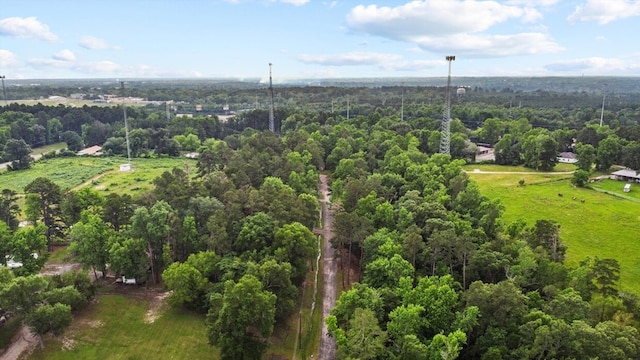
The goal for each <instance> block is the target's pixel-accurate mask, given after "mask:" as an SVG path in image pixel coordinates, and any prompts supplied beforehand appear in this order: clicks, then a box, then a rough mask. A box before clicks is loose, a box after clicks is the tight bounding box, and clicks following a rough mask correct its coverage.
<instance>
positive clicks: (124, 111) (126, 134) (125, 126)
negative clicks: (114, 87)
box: [120, 81, 131, 164]
mask: <svg viewBox="0 0 640 360" xmlns="http://www.w3.org/2000/svg"><path fill="white" fill-rule="evenodd" d="M120 90H121V91H122V112H123V113H124V137H125V139H126V140H127V161H128V162H129V164H131V144H130V142H129V123H128V122H127V105H126V104H125V103H124V81H120Z"/></svg>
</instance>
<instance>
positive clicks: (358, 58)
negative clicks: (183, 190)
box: [0, 0, 640, 83]
mask: <svg viewBox="0 0 640 360" xmlns="http://www.w3.org/2000/svg"><path fill="white" fill-rule="evenodd" d="M639 37H640V0H576V1H573V0H493V1H482V0H425V1H407V0H396V1H383V0H352V1H337V0H336V1H330V0H327V1H318V0H180V1H178V0H174V1H169V0H102V1H94V0H84V1H78V0H55V1H54V0H0V75H4V76H5V77H6V79H7V81H8V80H10V79H82V78H115V79H126V78H232V79H249V78H253V79H255V78H260V79H262V80H263V81H268V78H269V72H270V71H271V73H272V77H273V81H274V83H277V82H279V81H282V82H284V81H286V80H296V79H316V78H317V79H320V78H376V77H434V76H447V73H448V66H449V65H451V72H452V76H640V40H638V38H639ZM450 55H453V56H455V60H454V61H452V62H451V63H450V64H449V63H448V62H447V60H446V56H450ZM269 64H272V65H271V66H270V65H269Z"/></svg>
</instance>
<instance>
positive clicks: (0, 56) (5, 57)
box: [0, 49, 18, 69]
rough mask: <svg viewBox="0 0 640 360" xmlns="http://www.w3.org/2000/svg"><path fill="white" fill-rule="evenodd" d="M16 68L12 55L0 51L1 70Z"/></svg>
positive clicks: (8, 52) (16, 62) (5, 51)
mask: <svg viewBox="0 0 640 360" xmlns="http://www.w3.org/2000/svg"><path fill="white" fill-rule="evenodd" d="M16 66H18V60H17V59H16V56H15V54H14V53H12V52H11V51H9V50H4V49H0V67H1V68H3V69H8V68H13V67H16Z"/></svg>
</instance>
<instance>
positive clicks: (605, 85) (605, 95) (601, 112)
mask: <svg viewBox="0 0 640 360" xmlns="http://www.w3.org/2000/svg"><path fill="white" fill-rule="evenodd" d="M605 97H607V84H604V89H603V90H602V110H601V111H600V127H602V121H603V120H604V99H605Z"/></svg>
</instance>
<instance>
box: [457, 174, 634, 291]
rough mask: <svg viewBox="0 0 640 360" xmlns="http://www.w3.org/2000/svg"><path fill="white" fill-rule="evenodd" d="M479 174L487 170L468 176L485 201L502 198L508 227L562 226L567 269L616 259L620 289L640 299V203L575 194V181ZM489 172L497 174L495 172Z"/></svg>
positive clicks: (595, 193) (578, 190)
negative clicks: (542, 223)
mask: <svg viewBox="0 0 640 360" xmlns="http://www.w3.org/2000/svg"><path fill="white" fill-rule="evenodd" d="M476 168H477V169H480V170H483V171H484V170H485V168H484V167H483V166H481V165H480V166H479V165H474V166H472V167H469V168H467V169H466V170H467V171H469V176H470V177H471V179H473V180H474V181H475V182H477V183H478V186H479V187H480V190H481V191H482V193H483V194H484V195H486V196H488V197H489V198H492V199H493V198H498V199H500V200H501V201H502V203H503V204H504V205H505V208H506V210H505V212H504V215H503V221H504V223H505V224H509V223H511V222H513V221H515V220H517V219H518V218H522V219H524V220H525V221H526V222H527V224H528V225H533V224H534V223H535V221H536V220H538V219H549V220H554V221H556V222H558V224H560V236H561V237H562V239H563V240H564V241H565V244H566V245H567V246H568V250H567V264H568V265H569V266H576V265H577V264H578V263H579V262H580V260H582V259H584V258H586V257H587V256H590V257H595V256H598V257H600V258H614V259H617V260H618V261H619V263H620V267H621V272H620V287H621V289H622V290H625V291H631V292H634V293H636V294H640V282H638V279H640V257H639V256H638V254H640V239H639V237H638V234H640V203H638V202H635V201H631V200H627V199H624V198H621V197H617V196H613V195H609V194H605V193H602V192H598V191H595V190H592V189H585V188H574V187H573V186H572V185H571V182H570V178H571V175H564V174H536V173H531V174H526V175H523V174H506V173H504V174H482V173H474V172H473V169H476ZM486 171H497V170H496V169H495V167H491V170H488V169H487V170H486ZM505 171H526V169H524V168H521V170H514V169H508V170H505ZM520 179H524V180H525V186H519V185H518V182H519V180H520ZM623 184H624V183H623V182H617V185H618V186H617V187H619V188H620V190H619V192H620V194H624V193H623V192H622V186H623ZM612 186H613V185H612ZM639 190H640V189H639ZM559 194H562V195H563V196H559ZM629 194H630V193H629ZM627 195H628V194H627ZM574 196H575V197H576V199H575V200H573V197H574ZM582 200H584V202H582Z"/></svg>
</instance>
